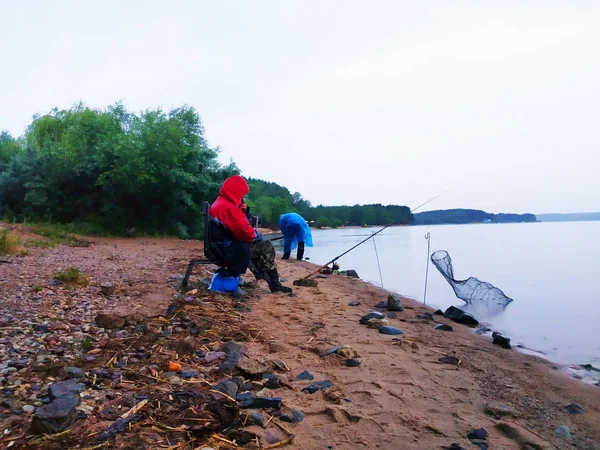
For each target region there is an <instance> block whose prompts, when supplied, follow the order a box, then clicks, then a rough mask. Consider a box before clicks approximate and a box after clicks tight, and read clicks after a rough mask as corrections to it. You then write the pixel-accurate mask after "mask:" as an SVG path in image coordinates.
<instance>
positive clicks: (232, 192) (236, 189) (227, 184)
mask: <svg viewBox="0 0 600 450" xmlns="http://www.w3.org/2000/svg"><path fill="white" fill-rule="evenodd" d="M248 192H250V188H249V187H248V183H246V180H244V178H243V177H241V176H239V175H234V176H232V177H229V178H227V179H226V180H225V181H224V182H223V185H222V186H221V190H220V191H219V195H220V196H221V197H225V198H226V199H227V200H229V201H230V202H232V203H233V204H234V205H235V206H240V204H241V203H242V199H243V198H244V195H246V194H247V193H248Z"/></svg>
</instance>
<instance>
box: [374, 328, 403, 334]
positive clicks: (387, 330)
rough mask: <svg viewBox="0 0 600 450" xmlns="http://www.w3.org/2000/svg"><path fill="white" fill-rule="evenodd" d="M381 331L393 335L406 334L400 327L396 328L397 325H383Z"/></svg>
mask: <svg viewBox="0 0 600 450" xmlns="http://www.w3.org/2000/svg"><path fill="white" fill-rule="evenodd" d="M379 332H380V333H381V334H391V335H393V336H396V335H399V334H404V331H402V330H401V329H400V328H396V327H388V326H383V327H381V328H380V329H379Z"/></svg>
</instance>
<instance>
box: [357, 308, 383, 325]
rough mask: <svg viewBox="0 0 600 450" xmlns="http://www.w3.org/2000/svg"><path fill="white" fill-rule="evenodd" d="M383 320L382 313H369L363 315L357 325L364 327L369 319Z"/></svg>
mask: <svg viewBox="0 0 600 450" xmlns="http://www.w3.org/2000/svg"><path fill="white" fill-rule="evenodd" d="M384 318H385V314H383V313H382V312H379V311H371V312H370V313H369V314H365V315H364V316H362V317H361V318H360V320H359V323H361V324H363V325H366V324H367V322H368V321H369V320H371V319H384Z"/></svg>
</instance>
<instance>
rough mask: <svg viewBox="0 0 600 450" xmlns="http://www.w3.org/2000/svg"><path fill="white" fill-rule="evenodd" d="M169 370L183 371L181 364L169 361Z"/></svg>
mask: <svg viewBox="0 0 600 450" xmlns="http://www.w3.org/2000/svg"><path fill="white" fill-rule="evenodd" d="M169 372H181V364H179V363H176V362H173V361H169Z"/></svg>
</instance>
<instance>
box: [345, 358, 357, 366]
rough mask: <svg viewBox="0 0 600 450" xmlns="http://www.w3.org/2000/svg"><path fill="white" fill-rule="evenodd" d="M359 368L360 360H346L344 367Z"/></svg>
mask: <svg viewBox="0 0 600 450" xmlns="http://www.w3.org/2000/svg"><path fill="white" fill-rule="evenodd" d="M358 366H360V360H358V359H347V360H346V367H358Z"/></svg>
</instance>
